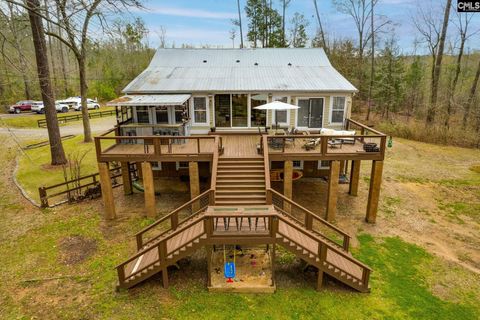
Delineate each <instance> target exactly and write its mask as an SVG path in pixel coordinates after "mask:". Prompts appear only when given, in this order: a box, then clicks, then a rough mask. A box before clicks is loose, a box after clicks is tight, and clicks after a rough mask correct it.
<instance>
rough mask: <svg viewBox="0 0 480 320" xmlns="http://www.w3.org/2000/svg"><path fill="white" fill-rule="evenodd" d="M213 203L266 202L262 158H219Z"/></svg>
mask: <svg viewBox="0 0 480 320" xmlns="http://www.w3.org/2000/svg"><path fill="white" fill-rule="evenodd" d="M215 204H216V205H219V206H225V205H227V206H229V205H257V204H258V205H264V204H266V190H265V170H264V161H263V158H236V159H232V158H220V159H219V160H218V169H217V180H216V192H215Z"/></svg>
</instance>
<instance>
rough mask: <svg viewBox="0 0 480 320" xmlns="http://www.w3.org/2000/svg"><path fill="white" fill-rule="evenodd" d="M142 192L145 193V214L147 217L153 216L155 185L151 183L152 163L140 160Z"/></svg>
mask: <svg viewBox="0 0 480 320" xmlns="http://www.w3.org/2000/svg"><path fill="white" fill-rule="evenodd" d="M142 177H143V189H144V190H143V193H144V195H145V214H146V216H147V217H149V218H154V217H155V211H156V210H155V185H154V183H153V171H152V164H151V163H150V162H147V161H145V162H142Z"/></svg>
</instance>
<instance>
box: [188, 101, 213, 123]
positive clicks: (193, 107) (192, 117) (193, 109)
mask: <svg viewBox="0 0 480 320" xmlns="http://www.w3.org/2000/svg"><path fill="white" fill-rule="evenodd" d="M195 98H204V99H205V107H206V118H205V122H198V121H196V119H195ZM209 100H210V99H208V96H194V97H192V98H191V100H190V102H191V103H190V105H191V108H190V114H191V115H192V116H191V119H192V124H194V125H208V124H209V123H210V106H209V103H210V101H209Z"/></svg>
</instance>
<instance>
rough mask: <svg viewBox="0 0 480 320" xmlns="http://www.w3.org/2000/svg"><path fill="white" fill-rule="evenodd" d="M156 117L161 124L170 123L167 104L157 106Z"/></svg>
mask: <svg viewBox="0 0 480 320" xmlns="http://www.w3.org/2000/svg"><path fill="white" fill-rule="evenodd" d="M155 118H156V120H157V123H159V124H167V123H168V109H167V107H166V106H160V107H155Z"/></svg>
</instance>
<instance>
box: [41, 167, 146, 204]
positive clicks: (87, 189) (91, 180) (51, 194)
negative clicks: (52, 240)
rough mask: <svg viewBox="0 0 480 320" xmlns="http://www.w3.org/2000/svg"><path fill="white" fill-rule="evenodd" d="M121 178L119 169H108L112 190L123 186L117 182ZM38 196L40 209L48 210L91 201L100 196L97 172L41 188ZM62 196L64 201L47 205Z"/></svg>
mask: <svg viewBox="0 0 480 320" xmlns="http://www.w3.org/2000/svg"><path fill="white" fill-rule="evenodd" d="M136 170H137V169H136V168H135V167H133V168H130V173H131V174H135V172H136ZM121 176H122V169H121V167H115V168H111V169H110V177H111V179H112V186H113V187H114V188H116V187H119V186H121V185H123V183H121V182H119V181H117V180H118V179H119V178H120V179H121ZM38 194H39V196H40V206H41V207H42V208H48V207H50V206H54V205H57V204H60V203H64V202H74V201H81V200H84V199H88V198H90V199H93V198H95V197H99V196H100V195H101V189H100V180H99V174H98V172H97V173H93V174H89V175H86V176H82V177H80V178H78V179H72V180H69V181H65V182H61V183H58V184H54V185H51V186H41V187H39V188H38ZM63 195H66V197H67V199H66V200H62V201H59V202H57V203H55V204H53V205H52V204H50V203H49V199H52V198H57V197H59V196H63Z"/></svg>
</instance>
